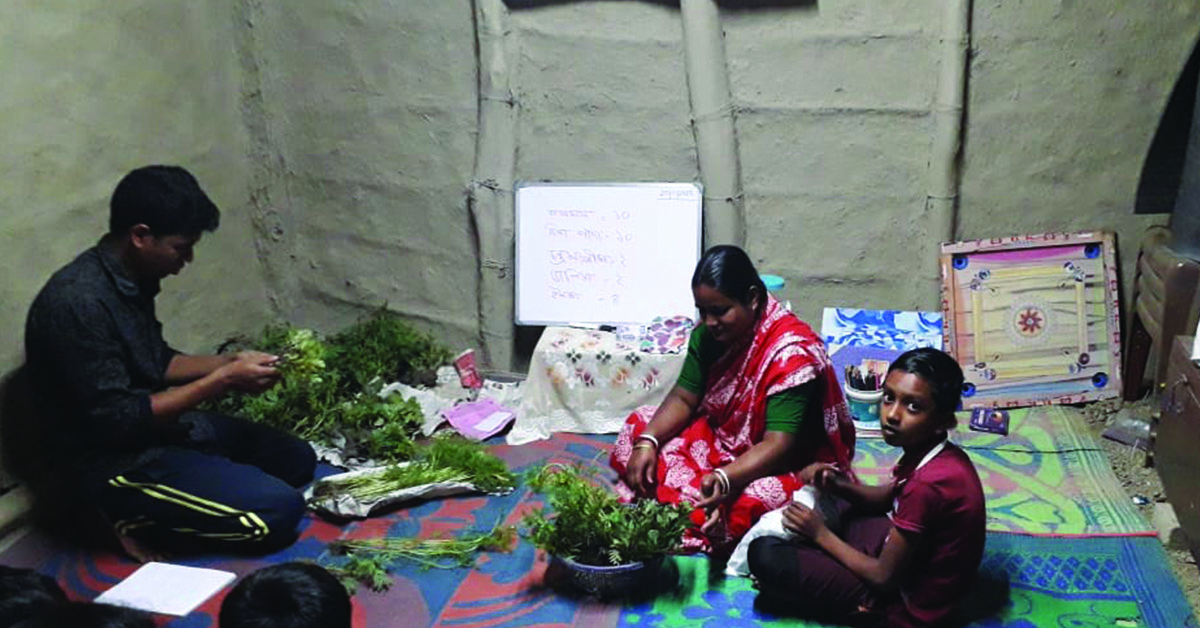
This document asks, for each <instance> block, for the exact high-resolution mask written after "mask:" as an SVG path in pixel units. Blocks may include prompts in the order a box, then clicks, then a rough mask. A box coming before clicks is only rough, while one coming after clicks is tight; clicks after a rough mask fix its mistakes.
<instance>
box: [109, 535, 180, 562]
mask: <svg viewBox="0 0 1200 628" xmlns="http://www.w3.org/2000/svg"><path fill="white" fill-rule="evenodd" d="M113 533H114V534H116V535H117V540H118V541H119V542H120V543H121V549H122V550H124V551H125V553H126V554H128V555H129V557H130V558H132V559H134V560H136V561H137V562H139V563H150V562H161V561H164V560H166V559H167V558H169V556H168V554H167V553H166V552H163V551H162V550H158V549H155V548H153V547H150V546H149V545H146V544H145V543H141V542H140V541H137V540H135V539H134V538H133V537H130V536H126V535H124V534H121V533H120V532H117V531H115V530H114V531H113Z"/></svg>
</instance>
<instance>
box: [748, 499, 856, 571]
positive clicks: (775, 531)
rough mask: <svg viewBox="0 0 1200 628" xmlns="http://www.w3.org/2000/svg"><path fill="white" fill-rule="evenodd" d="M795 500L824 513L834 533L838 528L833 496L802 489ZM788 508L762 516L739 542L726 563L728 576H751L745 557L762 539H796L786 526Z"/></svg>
mask: <svg viewBox="0 0 1200 628" xmlns="http://www.w3.org/2000/svg"><path fill="white" fill-rule="evenodd" d="M792 501H794V502H798V503H800V504H803V505H804V506H807V507H808V508H812V509H814V510H816V511H817V512H819V513H821V517H823V518H824V519H825V525H826V526H828V527H829V528H830V529H831V530H836V529H837V527H838V507H837V501H836V500H835V499H834V498H833V497H832V496H830V495H821V494H820V492H819V491H817V487H815V486H811V485H809V486H803V487H801V488H800V490H798V491H796V492H795V493H792ZM786 508H787V506H784V507H783V508H777V509H775V510H772V511H771V512H768V513H767V514H765V515H763V516H762V518H760V519H759V520H758V523H756V524H754V526H753V527H751V528H750V530H749V531H748V532H746V536H744V537H742V540H741V542H740V543H738V545H737V547H736V548H735V549H734V550H733V555H732V556H730V557H729V562H728V563H726V564H725V575H727V576H741V577H743V578H745V577H749V576H750V564H749V562H748V561H747V560H746V555H747V553H748V552H749V550H750V542H751V541H753V540H754V539H757V538H759V537H761V536H774V537H779V538H781V539H790V538H793V537H795V536H796V535H795V533H793V532H789V531H788V530H787V529H785V528H784V527H783V511H784V510H785V509H786Z"/></svg>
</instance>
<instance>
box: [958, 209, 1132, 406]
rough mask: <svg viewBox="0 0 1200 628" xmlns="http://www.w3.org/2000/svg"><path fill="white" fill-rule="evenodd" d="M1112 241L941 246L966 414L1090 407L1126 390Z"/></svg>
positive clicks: (1033, 239)
mask: <svg viewBox="0 0 1200 628" xmlns="http://www.w3.org/2000/svg"><path fill="white" fill-rule="evenodd" d="M1114 242H1115V240H1114V238H1113V235H1112V234H1111V233H1107V232H1089V233H1046V234H1040V235H1028V236H1017V237H1007V238H992V239H987V240H974V241H969V242H954V243H949V244H943V245H942V255H941V275H942V310H943V319H944V324H943V333H944V335H945V337H944V339H943V341H944V342H943V344H944V346H945V349H946V351H947V352H949V353H950V354H951V355H953V356H954V357H955V359H957V360H958V363H959V364H960V365H961V366H962V368H963V373H964V375H965V376H966V383H965V384H964V385H963V407H964V408H978V407H998V406H999V407H1015V406H1028V405H1043V404H1052V403H1054V404H1067V403H1081V402H1085V401H1092V400H1096V399H1104V398H1109V397H1115V396H1117V395H1118V394H1119V392H1120V390H1121V372H1120V364H1121V337H1120V324H1119V321H1120V310H1119V308H1118V304H1117V283H1116V282H1117V274H1116V262H1115V260H1116V251H1115V249H1114V246H1115V244H1114Z"/></svg>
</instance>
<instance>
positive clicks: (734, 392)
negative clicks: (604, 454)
mask: <svg viewBox="0 0 1200 628" xmlns="http://www.w3.org/2000/svg"><path fill="white" fill-rule="evenodd" d="M813 379H817V380H818V381H820V382H821V383H820V385H819V387H818V388H819V390H820V399H819V401H820V403H821V410H822V413H821V414H822V416H823V417H824V430H823V431H822V435H823V438H822V439H821V441H820V442H799V441H798V442H797V443H796V447H795V449H794V450H793V451H794V459H793V460H792V461H791V464H789V465H788V467H789V469H790V471H789V472H788V473H783V474H780V475H774V476H767V477H762V478H759V479H757V480H754V481H753V482H751V483H750V484H749V486H747V487H746V488H745V489H744V490H743V491H742V493H741V494H740V495H739V496H738V497H737V499H736V500H734V501H733V502H732V503H730V502H726V503H725V504H723V505H722V506H721V509H722V513H721V514H722V515H723V517H722V520H723V521H724V522H725V523H726V525H725V529H724V530H718V531H712V530H710V532H709V535H711V536H706V535H704V534H702V533H700V530H699V526H700V524H701V523H703V522H704V520H705V513H704V511H703V510H699V509H697V510H696V511H694V512H693V513H692V521H693V522H694V523H695V527H694V528H692V529H691V530H689V531H688V533H687V534H686V535H685V536H684V548H685V549H687V550H690V551H711V550H713V549H714V546H715V547H717V548H718V549H719V550H725V549H731V548H732V544H734V543H736V542H737V541H738V540H739V539H740V538H741V537H742V536H743V535H744V534H745V533H746V531H747V530H749V529H750V527H751V526H752V525H754V523H755V522H756V521H758V518H759V517H761V516H762V515H763V513H766V512H768V511H771V510H774V509H776V508H779V507H781V506H784V505H786V504H787V503H788V502H789V501H790V500H791V495H792V492H793V491H795V490H796V489H799V488H800V487H801V486H802V485H803V482H801V481H800V478H799V471H800V470H801V469H803V468H804V467H805V466H807V465H808V464H810V463H812V462H818V461H820V462H832V463H837V464H838V465H839V466H840V467H841V468H842V469H846V470H847V471H849V470H850V462H851V460H852V459H853V457H854V424H853V423H852V422H851V419H850V412H849V410H847V408H846V401H845V398H844V397H843V396H842V390H841V388H840V387H839V385H838V381H837V377H836V375H835V374H834V373H833V367H832V365H831V363H830V361H829V357H828V356H827V355H826V354H825V346H824V344H823V343H822V342H821V338H820V337H819V336H817V334H816V333H814V332H813V330H812V328H811V327H809V326H808V325H807V324H806V323H804V322H803V321H801V320H800V319H798V318H796V316H795V315H794V314H792V313H791V312H789V311H787V310H785V309H784V308H783V307H782V306H781V305H779V302H778V301H776V300H775V299H774V298H773V297H770V296H768V299H767V306H766V308H765V309H764V311H763V314H762V317H761V318H760V319H759V320H758V322H757V323H756V324H755V327H754V337H753V338H752V339H750V340H749V341H748V342H744V343H742V344H740V345H738V346H733V347H730V348H729V349H728V350H727V351H726V352H725V353H724V354H723V355H722V356H721V357H720V358H718V359H717V360H716V362H714V363H713V365H712V366H711V367H710V368H709V372H708V374H707V377H706V386H705V392H704V396H703V398H702V399H701V401H700V407H699V408H698V410H697V413H696V417H695V418H694V419H693V420H692V422H691V423H690V424H689V425H688V426H687V427H686V428H685V429H684V430H683V432H682V433H680V434H679V435H678V436H676V437H675V438H672V439H671V440H669V441H666V442H663V443H662V447H661V450H660V451H659V458H658V467H657V474H658V478H657V480H658V481H657V486H656V490H657V495H656V497H657V498H658V500H659V501H661V502H665V503H679V502H680V501H688V502H692V503H695V502H698V501H700V499H701V497H702V494H701V492H700V480H701V478H703V477H704V476H705V475H706V474H708V473H710V472H711V471H712V470H713V469H715V468H718V467H723V466H725V465H728V464H729V463H731V462H733V461H734V459H736V458H737V457H738V456H740V455H742V454H743V453H745V452H746V451H747V450H749V449H750V448H751V447H753V446H754V445H755V444H756V443H758V442H760V441H761V440H762V438H763V433H764V432H765V431H766V410H767V397H769V396H770V395H774V394H776V393H780V392H783V391H785V390H787V389H789V388H793V387H795V386H799V385H800V384H804V383H806V382H808V381H811V380H813ZM814 401H816V400H815V399H814ZM655 409H656V407H655V406H643V407H641V408H638V409H637V411H636V412H634V413H633V414H631V415H629V418H628V419H626V421H625V426H624V427H622V428H621V432H620V434H619V435H618V436H617V442H616V445H615V446H614V448H613V452H612V455H611V457H610V458H609V464H611V465H612V467H613V469H615V470H616V471H617V474H618V478H623V477H624V474H625V465H626V463H628V461H629V456H630V454H632V453H633V444H634V442H635V440H636V439H637V437H638V435H639V434H641V433H642V430H644V429H645V428H646V424H647V423H649V421H650V419H651V418H652V417H653V416H654V411H655ZM805 433H806V434H814V433H817V432H816V431H815V430H805ZM617 493H618V494H619V495H620V497H621V499H623V500H625V501H631V500H633V499H634V493H633V491H632V490H631V489H630V488H629V487H628V486H626V485H625V483H624V481H623V480H621V479H618V481H617ZM725 546H728V547H725Z"/></svg>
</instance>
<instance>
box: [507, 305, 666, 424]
mask: <svg viewBox="0 0 1200 628" xmlns="http://www.w3.org/2000/svg"><path fill="white" fill-rule="evenodd" d="M684 357H685V356H684V354H682V353H679V354H670V353H668V354H651V353H643V352H641V351H639V350H638V345H637V343H636V342H623V341H621V340H619V339H618V338H617V335H616V334H613V333H611V332H606V331H594V330H586V329H574V328H570V327H547V328H546V330H545V331H544V332H543V333H542V337H541V339H540V340H539V341H538V344H537V347H536V348H535V349H534V352H533V359H532V362H531V363H530V365H529V377H528V379H527V380H526V381H525V384H524V386H523V387H522V396H521V405H520V407H519V408H518V410H517V420H516V422H515V423H514V425H513V428H512V430H511V431H510V432H509V433H508V436H507V437H506V441H507V442H508V444H510V445H520V444H523V443H528V442H531V441H535V440H540V439H544V438H550V435H551V434H552V433H554V432H574V433H578V434H612V433H614V432H616V431H618V430H620V429H621V425H622V424H623V423H624V422H625V417H626V416H628V415H629V413H630V412H633V411H634V410H635V409H636V408H638V407H639V406H642V405H646V404H658V403H660V402H661V401H662V400H663V398H664V397H666V396H667V392H668V391H669V390H670V389H671V386H672V385H674V383H675V380H676V379H678V378H679V372H680V371H681V370H682V369H683V361H684Z"/></svg>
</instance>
